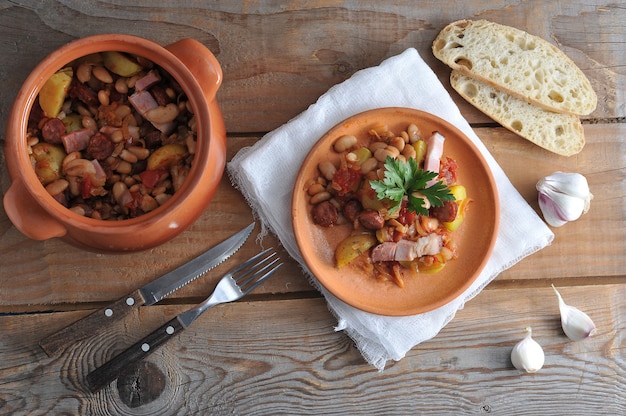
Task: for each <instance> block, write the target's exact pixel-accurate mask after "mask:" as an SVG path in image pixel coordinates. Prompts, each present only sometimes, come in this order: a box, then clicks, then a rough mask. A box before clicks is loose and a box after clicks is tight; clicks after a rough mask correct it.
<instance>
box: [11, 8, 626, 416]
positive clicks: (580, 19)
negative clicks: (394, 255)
mask: <svg viewBox="0 0 626 416" xmlns="http://www.w3.org/2000/svg"><path fill="white" fill-rule="evenodd" d="M267 3H269V2H263V3H261V2H231V1H215V2H205V1H200V0H187V1H185V2H167V1H154V2H145V1H125V2H112V1H99V2H95V1H91V0H88V1H83V0H80V1H79V0H68V1H64V2H59V1H52V0H50V1H43V2H42V1H34V0H21V1H20V0H16V1H11V2H8V1H0V39H2V41H1V42H0V58H1V59H2V65H1V66H0V79H2V80H3V88H2V89H1V90H0V125H1V126H2V127H4V125H5V123H6V118H7V116H8V112H9V108H10V106H11V103H12V101H13V98H14V97H15V94H16V93H17V90H18V88H19V86H20V85H21V83H22V82H23V80H24V79H25V78H26V76H27V74H28V72H29V70H30V69H32V68H33V67H34V66H35V65H36V64H37V63H38V62H39V61H40V60H41V59H42V58H43V57H45V56H46V55H47V54H49V53H50V52H52V51H53V50H54V49H56V48H57V47H59V46H61V45H63V44H64V43H66V42H68V41H71V40H73V39H75V38H78V37H81V36H86V35H91V34H96V33H106V32H119V33H129V34H134V35H139V36H144V37H147V38H150V39H152V40H155V41H157V42H159V43H161V44H164V45H166V44H169V43H172V42H174V41H176V40H178V39H180V38H183V37H192V38H195V39H197V40H199V41H201V42H202V43H204V44H205V45H206V46H207V47H209V49H211V50H212V51H213V52H214V53H215V55H216V56H217V58H218V60H219V62H220V64H221V65H222V68H223V70H224V84H223V86H222V88H221V89H220V91H219V93H218V99H219V101H220V104H221V106H222V109H223V111H224V118H225V121H226V125H227V130H228V133H229V144H228V159H230V158H231V157H232V156H233V155H234V154H235V153H236V152H237V151H238V150H240V149H241V148H243V147H245V146H249V145H251V144H253V143H254V142H255V141H257V140H258V139H259V138H260V137H262V135H263V134H264V133H265V132H267V131H270V130H272V129H274V128H276V127H278V126H280V125H281V124H283V123H285V122H286V121H288V120H289V119H290V118H292V117H294V116H295V115H297V114H298V113H300V112H301V111H303V110H305V109H306V108H307V107H308V106H309V105H310V104H312V103H314V102H315V101H316V99H317V98H318V97H319V96H320V95H321V94H322V93H324V92H325V91H326V90H327V89H328V88H329V87H331V86H332V85H335V84H337V83H339V82H341V81H343V80H345V79H346V78H348V77H349V76H350V75H351V74H352V73H354V72H355V71H357V70H359V69H362V68H365V67H369V66H373V65H377V64H379V63H380V62H381V61H382V60H383V59H385V58H387V57H389V56H392V55H395V54H397V53H399V52H401V51H403V50H404V49H406V48H407V47H415V48H417V49H418V51H419V52H420V54H421V55H422V57H423V58H424V59H425V61H426V62H427V63H429V64H430V65H431V67H432V68H433V69H434V70H435V71H436V73H437V74H438V75H439V76H440V78H441V80H442V82H443V83H444V85H446V86H448V89H449V90H450V92H451V94H452V96H453V98H454V99H455V100H456V101H457V103H458V105H459V107H460V108H461V111H462V112H463V114H464V115H465V117H466V118H467V119H468V120H469V121H470V122H471V123H472V125H473V126H474V128H475V129H476V132H477V134H478V135H479V137H481V138H482V139H483V141H484V142H485V144H486V145H487V147H488V149H489V150H490V151H491V152H492V154H493V155H494V157H495V158H496V160H497V161H498V162H499V163H500V164H501V166H502V167H503V169H504V171H505V172H506V173H507V175H508V176H509V178H510V179H511V181H512V183H513V184H514V185H515V187H516V188H517V189H518V190H519V192H520V193H521V194H522V196H523V197H524V198H525V199H526V200H527V201H528V202H529V203H530V204H531V206H532V207H533V208H535V209H538V206H537V203H536V191H535V189H534V185H535V183H536V182H537V180H538V179H539V178H541V177H542V176H545V175H547V174H549V173H552V172H553V171H556V170H563V171H575V172H580V173H582V174H584V175H585V176H586V177H587V178H588V180H589V183H590V187H591V189H592V192H593V193H594V196H595V198H594V200H593V202H592V208H591V210H590V212H589V213H588V214H586V215H585V216H584V217H583V218H582V219H580V220H579V221H577V222H574V223H570V224H567V225H566V226H564V227H561V228H558V229H554V231H555V240H554V243H553V244H552V245H551V246H550V247H548V248H546V249H544V250H542V251H541V252H539V253H537V254H534V255H532V256H531V257H529V258H527V259H525V260H523V261H522V262H520V263H518V264H517V265H515V266H514V267H512V268H511V269H509V270H507V271H506V272H504V273H502V274H501V275H500V276H499V277H498V278H497V279H496V280H495V281H494V282H493V283H492V284H490V285H489V286H488V287H487V288H486V289H485V290H484V291H483V292H482V293H481V294H480V295H478V296H477V297H476V298H475V299H474V300H472V301H471V302H469V303H468V304H467V305H466V306H465V308H464V309H463V310H461V311H459V312H458V313H457V316H456V317H455V319H454V320H453V321H452V322H451V323H450V324H449V325H448V326H446V327H445V328H444V329H443V330H442V331H441V333H440V334H439V335H438V336H437V337H435V338H434V339H433V340H431V341H428V342H425V343H423V344H420V345H418V346H417V347H415V348H414V349H413V350H411V351H410V352H409V353H408V355H407V357H406V358H404V359H403V360H401V361H399V362H397V363H389V365H388V366H387V368H386V369H385V371H383V372H378V371H376V370H375V369H374V368H372V367H371V366H369V365H368V364H366V363H365V362H364V361H363V359H362V357H361V356H360V354H359V352H358V351H357V350H356V349H355V347H354V346H353V345H352V342H351V341H350V339H349V338H348V337H347V336H346V335H345V334H343V333H337V332H334V330H333V327H334V325H336V321H335V319H334V318H333V317H332V316H331V314H330V312H329V311H328V309H327V308H326V305H325V302H324V300H323V299H322V298H321V297H320V295H319V294H318V293H317V292H316V291H315V290H314V289H313V288H312V287H311V286H310V285H309V284H308V282H307V281H306V278H305V277H304V276H303V274H302V273H301V271H300V269H299V267H298V265H297V264H296V263H295V262H294V261H292V260H289V259H288V256H287V255H286V253H284V252H282V255H283V257H284V258H285V259H287V267H284V268H283V269H282V270H281V271H280V272H279V274H277V276H276V277H275V278H273V279H271V280H270V281H268V282H267V283H266V284H265V285H263V286H262V287H261V288H259V290H258V291H257V292H255V294H254V295H252V296H251V297H249V298H247V299H246V300H245V301H242V302H239V303H234V304H230V305H224V306H219V307H217V308H215V309H214V310H212V311H211V312H210V313H207V314H206V315H205V316H204V317H203V318H202V319H200V320H199V321H198V322H196V323H195V324H194V326H192V327H191V328H190V329H189V330H187V331H186V332H184V333H183V334H181V335H180V336H179V337H178V338H177V339H175V340H173V341H172V342H171V343H169V344H168V345H167V346H165V347H163V348H162V349H161V350H159V351H157V352H156V353H154V354H153V355H152V356H151V357H150V358H149V359H148V360H146V361H145V362H144V363H142V365H140V366H137V367H133V368H129V369H128V373H127V374H125V375H124V376H123V377H122V378H120V380H118V382H117V384H116V383H113V384H111V386H109V387H108V388H106V389H105V390H103V391H101V392H99V393H98V394H95V395H93V394H90V393H88V392H87V389H86V387H85V384H84V377H85V375H86V374H87V373H88V372H89V371H91V370H92V369H93V368H94V367H95V366H97V365H99V364H102V363H103V362H104V361H106V360H107V359H108V358H110V357H111V356H112V355H114V354H115V353H117V352H119V351H121V350H122V349H123V348H124V347H126V346H128V345H130V344H132V343H133V342H134V341H136V340H137V339H138V337H139V336H142V335H145V334H146V333H148V332H150V330H152V329H154V328H155V327H157V326H159V325H160V324H162V323H163V322H166V321H167V320H169V318H171V317H172V316H173V315H174V314H175V313H177V312H180V311H182V310H185V309H187V308H189V306H190V305H192V304H194V303H196V302H197V301H199V300H200V299H202V298H204V297H205V296H207V295H208V294H209V292H210V291H211V289H212V287H213V286H214V284H215V281H216V279H217V276H219V274H220V272H221V271H225V270H226V268H227V267H228V266H230V265H231V264H232V263H234V262H237V261H239V260H243V259H245V258H247V257H249V256H250V255H252V254H253V253H254V252H256V251H258V248H259V243H258V242H257V241H255V239H254V238H251V239H250V240H249V241H248V242H247V243H246V245H245V246H244V247H243V248H242V249H241V250H240V251H239V252H238V253H236V255H235V256H234V257H233V260H231V262H232V263H230V262H229V263H228V264H227V265H223V266H220V267H219V268H217V269H216V270H215V272H212V273H210V274H209V275H207V276H205V277H203V278H201V279H198V280H197V281H195V282H193V283H191V284H189V285H187V286H186V287H185V288H183V289H181V290H179V291H177V292H176V293H175V294H173V295H172V296H171V297H169V298H168V299H166V300H165V301H163V302H162V304H160V305H158V306H151V307H143V308H141V309H140V310H139V312H138V313H136V314H134V315H133V316H131V317H130V319H127V320H126V321H125V323H124V324H123V325H120V326H118V327H116V328H115V329H112V330H110V331H107V332H106V333H104V334H101V335H100V336H98V337H93V338H90V339H88V340H86V341H85V342H83V343H80V344H77V345H76V346H75V347H72V348H71V349H69V350H68V351H66V352H65V353H64V354H63V355H61V356H60V357H57V358H54V359H52V358H48V357H47V356H46V355H45V354H44V353H43V352H42V351H41V350H40V349H39V347H38V346H37V341H38V340H39V339H40V338H41V337H42V336H44V335H46V334H48V333H52V332H53V331H55V330H57V329H60V328H61V327H63V326H65V325H67V324H68V323H70V322H72V321H74V320H76V319H78V318H79V317H81V316H83V315H84V314H86V313H88V311H90V310H93V309H94V308H95V307H97V306H101V305H103V304H104V302H106V301H111V300H114V299H117V298H118V297H120V296H122V295H124V294H125V293H128V292H130V291H131V290H134V289H136V288H137V287H139V286H141V285H142V284H144V283H146V282H148V281H151V280H153V279H154V278H156V277H158V276H159V275H161V274H162V273H164V272H165V271H167V270H170V269H172V268H174V267H175V266H177V265H179V264H182V263H184V262H185V261H187V260H189V259H190V258H192V257H193V256H194V255H196V254H199V253H200V252H202V251H204V250H205V249H207V248H209V247H211V246H212V245H214V244H215V243H217V242H218V241H221V240H222V239H224V238H226V237H227V236H229V235H230V234H232V233H233V231H235V230H238V229H240V228H243V226H245V225H247V224H248V223H249V222H250V221H251V220H252V212H251V209H250V207H249V206H248V205H247V204H246V202H245V201H244V199H243V197H242V196H241V195H240V194H239V192H238V191H237V190H235V189H233V188H232V187H231V185H230V183H229V181H228V179H227V178H226V176H225V177H224V178H223V180H222V183H221V184H220V187H219V190H218V192H217V194H216V196H215V198H214V200H213V201H212V203H211V205H210V206H209V208H208V209H207V210H206V212H205V213H204V214H203V215H202V217H201V218H200V219H199V220H198V221H197V222H196V223H195V224H194V225H193V226H191V227H190V228H189V229H188V230H187V231H185V232H184V233H182V234H181V235H180V236H178V237H177V238H175V239H174V240H172V241H170V242H168V243H166V244H164V245H162V246H160V247H158V248H155V249H152V250H149V251H147V252H142V253H136V254H132V255H112V254H98V253H91V252H84V251H82V250H80V249H77V248H74V247H72V246H70V245H67V244H66V243H64V242H62V241H57V240H50V241H45V242H36V241H32V240H29V239H27V238H26V237H24V236H23V235H21V234H20V232H19V231H17V230H16V229H15V228H14V227H13V226H12V224H11V223H10V221H9V220H8V219H7V217H6V214H5V213H4V211H3V209H2V208H0V314H1V316H0V363H1V364H0V414H19V415H22V414H24V415H26V414H33V415H38V414H41V415H44V414H95V415H105V414H113V415H130V414H155V415H157V414H163V415H165V414H167V415H169V414H181V415H183V414H185V415H187V414H218V415H219V414H311V413H313V412H315V413H320V414H331V413H336V414H437V415H442V414H455V415H458V414H489V413H492V414H506V415H510V414H537V415H539V414H541V415H544V414H551V415H579V414H580V415H582V414H606V415H623V414H626V395H625V394H624V392H626V380H625V375H626V336H625V334H626V274H625V273H626V208H625V207H626V144H625V140H624V137H626V98H625V94H624V91H626V58H625V57H626V46H625V45H626V43H625V42H624V40H625V39H626V29H624V25H623V22H624V21H626V9H625V8H624V7H623V5H622V6H620V5H619V2H601V1H587V2H582V1H545V2H542V1H525V2H513V1H489V2H488V1H480V0H473V1H466V2H458V3H459V4H458V5H446V6H443V2H436V1H414V2H409V1H399V0H392V1H385V2H380V1H376V0H371V1H356V0H354V1H350V0H346V1H342V2H336V1H330V0H327V1H323V0H319V1H310V2H273V3H271V4H267ZM461 18H485V19H489V20H493V21H496V22H500V23H504V24H509V25H514V26H517V27H519V28H521V29H524V30H527V31H529V32H532V33H534V34H537V35H539V36H542V37H543V38H545V39H547V40H549V41H551V42H553V43H554V44H555V45H557V46H558V47H560V48H561V49H562V50H563V51H565V52H566V53H567V54H568V55H569V56H570V57H571V58H572V59H573V60H574V61H575V62H576V63H577V64H578V65H579V66H580V67H581V68H582V70H583V71H584V72H585V73H586V74H587V76H588V77H589V78H590V80H591V82H592V84H593V86H594V88H595V89H596V91H597V93H598V97H599V102H598V108H597V110H596V111H595V112H594V113H592V114H591V115H590V116H588V117H586V118H585V120H584V123H585V125H584V127H585V133H586V136H587V146H586V147H585V149H584V150H583V152H582V153H580V154H579V155H577V156H574V157H571V158H563V157H560V156H556V155H553V154H550V153H548V152H546V151H543V150H541V149H539V148H537V147H535V146H533V145H531V144H530V143H528V142H525V141H524V140H522V139H520V138H518V137H517V136H515V135H513V134H512V133H510V132H508V131H507V130H505V129H502V128H501V127H499V126H497V125H496V124H495V123H493V122H492V121H491V120H490V119H488V118H486V117H485V116H484V115H482V114H480V113H479V112H477V111H476V110H475V109H473V108H471V107H470V106H469V105H467V104H466V103H465V102H464V101H463V100H462V99H460V98H459V97H458V96H457V95H455V94H454V92H453V91H452V90H451V89H450V88H449V83H448V82H447V80H446V79H447V77H448V75H449V70H448V69H446V68H445V67H444V66H443V65H442V64H441V63H439V62H438V61H437V60H436V59H435V58H434V57H433V56H432V53H431V52H430V44H431V42H432V39H433V38H434V37H435V36H436V34H437V33H438V32H439V30H441V28H443V27H444V26H445V25H446V24H447V23H449V22H451V21H453V20H457V19H461ZM0 138H1V139H2V141H4V131H2V132H0ZM3 158H4V155H3V154H2V155H1V156H0V185H1V187H0V190H1V191H3V192H4V191H6V189H7V187H8V185H9V178H8V176H7V172H6V167H5V163H4V159H3ZM503 225H505V226H506V224H503ZM258 231H259V228H258V227H257V229H256V231H255V234H256V233H258ZM276 243H277V242H276V239H275V238H274V237H271V236H270V237H267V238H266V239H265V240H264V241H263V243H262V244H263V245H264V246H269V245H275V244H276ZM550 284H555V285H556V286H558V287H560V288H561V292H562V294H563V296H564V297H565V299H566V301H568V303H571V304H573V305H576V306H577V307H579V308H580V309H583V310H585V311H586V312H587V313H589V315H591V316H592V318H593V319H594V321H595V323H596V324H597V326H598V328H599V331H598V334H597V335H596V336H594V337H592V338H590V339H587V340H585V341H581V342H575V343H574V342H570V341H568V340H567V338H566V337H565V336H564V335H563V333H562V331H561V330H560V325H559V321H558V307H557V304H556V300H555V298H554V294H553V292H552V289H551V288H550ZM528 325H531V326H532V327H533V333H534V335H535V338H536V339H537V340H538V341H539V342H540V343H541V344H542V345H543V347H544V350H545V352H546V365H545V367H544V368H543V369H542V370H541V371H540V372H539V373H536V374H533V375H525V374H521V373H520V372H518V371H517V370H515V369H514V368H513V367H512V365H511V364H510V361H509V354H510V351H511V349H512V347H513V345H514V344H515V343H516V342H517V341H518V340H519V339H521V337H522V336H523V331H524V328H525V327H526V326H528Z"/></svg>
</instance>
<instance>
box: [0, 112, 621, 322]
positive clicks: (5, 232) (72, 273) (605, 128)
mask: <svg viewBox="0 0 626 416" xmlns="http://www.w3.org/2000/svg"><path fill="white" fill-rule="evenodd" d="M585 130H586V134H587V140H588V144H587V148H586V149H585V150H584V151H583V152H582V153H581V154H580V155H579V156H577V157H575V158H562V157H558V156H556V155H553V154H551V153H549V152H546V151H543V150H541V149H539V148H537V147H536V146H534V145H532V144H530V143H529V142H526V141H525V140H523V139H520V138H519V137H517V136H515V135H514V134H512V133H510V132H508V131H507V130H505V129H502V128H479V129H477V130H476V131H477V134H478V135H479V136H480V137H481V138H482V140H483V141H484V142H485V144H486V145H487V147H488V148H489V150H490V151H491V152H492V154H493V155H494V157H495V158H496V160H498V161H500V163H501V165H502V168H503V169H504V171H505V172H506V174H507V175H508V177H509V178H510V179H511V181H512V183H513V185H514V186H515V187H516V188H517V189H518V190H519V191H520V193H521V194H522V196H524V198H525V199H526V200H527V201H528V202H529V203H530V204H531V206H533V207H534V208H535V209H536V210H537V211H538V212H539V207H538V205H537V202H536V190H535V183H536V182H537V181H538V180H539V179H540V178H541V177H543V176H545V175H548V174H550V173H552V172H553V171H555V170H564V171H574V172H580V173H582V174H584V175H586V176H587V178H588V180H589V182H590V186H591V190H592V192H593V193H594V194H595V198H594V200H593V201H592V207H591V210H590V211H589V213H587V214H586V215H585V216H583V217H582V218H581V219H580V220H578V221H576V222H573V223H569V224H566V225H565V226H563V227H560V228H557V229H554V231H555V234H556V237H555V241H554V243H553V244H552V246H550V247H548V248H546V249H544V250H542V251H541V252H539V253H537V254H535V255H533V256H531V257H529V258H528V259H526V260H524V261H522V262H521V263H519V264H517V265H516V266H514V267H513V268H512V269H510V270H508V271H506V272H505V273H503V274H502V275H501V276H500V277H499V278H498V279H496V281H495V282H494V283H495V284H496V285H497V284H500V283H501V282H508V281H519V280H520V279H522V280H526V281H529V282H531V283H532V282H533V281H538V279H539V280H545V279H557V278H572V279H575V278H579V277H584V278H585V279H588V277H589V276H593V278H594V281H593V282H591V283H594V282H595V283H597V284H601V283H610V282H616V279H618V280H621V281H624V279H626V276H625V275H624V271H625V270H626V256H624V253H626V227H624V224H626V210H625V209H624V206H626V180H625V177H626V165H624V162H625V161H624V159H623V157H622V155H623V154H624V152H625V151H626V149H625V148H624V146H625V145H624V142H623V141H620V139H619V138H620V137H624V136H626V125H624V124H619V123H614V124H597V125H585ZM256 140H258V137H231V138H230V139H229V148H228V158H229V159H230V158H232V156H233V155H234V154H235V153H236V152H237V151H238V150H239V149H241V148H242V147H245V146H249V145H252V144H253V143H255V141H256ZM609 149H611V150H609ZM614 149H618V150H617V151H615V150H614ZM619 149H623V150H621V153H620V150H619ZM251 221H252V213H251V210H250V208H249V206H248V205H247V204H246V203H245V201H244V199H243V197H242V196H241V194H240V193H239V191H238V190H236V189H234V188H233V187H232V186H231V184H230V181H229V179H228V178H227V177H226V175H225V176H224V178H223V179H222V182H221V183H220V187H219V189H218V192H217V193H216V196H215V197H214V200H213V201H212V202H211V204H210V206H209V208H208V209H207V210H206V212H205V213H204V214H203V215H202V216H201V217H200V219H199V220H198V221H197V222H196V223H195V224H194V225H192V226H191V227H190V229H189V230H187V231H185V232H184V233H183V234H181V235H180V236H178V237H177V238H175V239H174V240H172V241H170V242H168V243H166V244H164V245H162V246H160V247H158V248H155V249H152V250H149V251H146V252H141V253H135V254H132V255H112V254H96V253H88V252H84V251H83V250H80V249H77V248H74V247H72V246H69V245H67V244H65V243H64V242H62V241H46V242H37V241H32V240H29V239H27V238H26V237H24V236H22V235H21V234H20V233H19V232H18V231H17V230H16V229H15V228H14V227H13V226H12V225H11V223H10V221H9V220H8V219H7V218H6V214H5V213H4V212H3V211H2V210H0V253H1V254H0V258H2V261H1V262H0V275H2V276H3V278H2V279H1V280H0V289H1V290H0V300H1V302H0V303H1V304H2V306H0V308H2V309H1V310H3V311H5V312H14V311H15V307H18V309H19V310H24V309H27V310H41V309H42V307H41V306H36V305H47V306H45V307H44V308H43V309H46V308H50V307H51V306H50V305H53V304H56V303H80V302H102V301H105V300H114V299H118V298H119V297H120V296H123V295H125V294H126V293H129V292H130V291H132V290H134V289H136V288H138V287H140V286H141V285H142V284H144V283H147V282H149V281H151V280H153V279H155V278H156V277H158V276H159V275H160V274H162V273H164V272H165V271H167V270H171V269H173V268H174V267H176V266H177V265H179V264H182V263H183V262H185V261H186V260H188V259H191V258H192V257H193V256H194V255H197V254H199V253H201V252H203V251H204V250H206V249H208V248H210V247H211V246H213V245H214V244H216V243H218V242H219V241H221V240H223V239H225V238H226V237H228V236H229V235H230V234H232V233H233V232H234V231H235V230H238V229H240V228H243V227H244V226H246V225H247V224H249V223H250V222H251ZM590 224H593V225H592V226H591V225H590ZM502 226H506V224H502ZM590 227H591V228H590ZM258 230H259V228H258V227H257V230H256V231H255V234H253V236H252V237H251V238H250V240H249V241H248V242H247V243H246V245H245V246H244V247H243V248H242V249H241V250H240V252H238V253H236V254H235V256H233V259H232V260H231V261H229V262H228V263H227V264H225V265H223V266H220V267H219V268H217V269H215V271H214V272H213V273H211V274H209V275H207V276H205V277H203V278H201V279H198V281H196V282H193V283H191V284H189V285H188V286H186V287H184V288H182V289H181V290H179V291H177V292H176V293H174V294H173V295H172V296H171V299H181V298H184V297H189V296H204V295H206V294H208V293H209V291H210V290H211V288H212V287H213V286H214V285H215V283H216V282H217V279H218V277H219V275H220V272H224V271H226V270H227V268H228V267H230V265H231V264H234V262H237V261H241V260H243V259H245V258H247V257H249V256H251V255H252V254H253V253H254V252H255V251H258V249H259V245H258V243H257V242H256V241H255V236H256V235H257V234H256V233H257V232H258ZM587 230H598V231H597V232H588V231H587ZM276 244H277V240H276V239H275V238H274V237H273V236H269V237H268V238H267V240H265V241H264V242H263V245H264V246H269V245H276ZM283 257H284V258H286V259H288V258H289V257H288V255H287V254H286V253H283ZM287 263H288V267H286V268H283V269H282V270H280V271H279V273H277V275H276V277H275V278H274V279H272V281H270V282H268V284H267V286H266V289H265V290H267V291H270V292H277V293H294V292H301V291H310V290H311V287H310V286H309V284H308V282H307V280H306V278H305V277H304V276H303V275H302V273H301V271H300V269H299V267H298V266H297V264H296V263H295V262H294V261H292V260H288V262H287ZM227 266H228V267H227ZM532 284H541V283H532ZM26 305H31V306H28V307H27V306H26ZM33 305H35V306H33ZM20 308H21V309H20Z"/></svg>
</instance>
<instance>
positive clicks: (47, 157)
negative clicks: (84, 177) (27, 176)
mask: <svg viewBox="0 0 626 416" xmlns="http://www.w3.org/2000/svg"><path fill="white" fill-rule="evenodd" d="M32 151H33V153H32V157H33V158H34V159H35V174H36V175H37V178H39V181H40V182H41V183H42V184H43V185H47V184H49V183H51V182H54V181H55V180H57V179H59V178H60V177H61V166H62V165H63V159H65V156H66V154H65V150H64V149H63V147H61V146H58V145H55V144H49V143H45V142H40V143H37V144H36V145H35V146H33V149H32Z"/></svg>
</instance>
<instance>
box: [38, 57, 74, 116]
mask: <svg viewBox="0 0 626 416" xmlns="http://www.w3.org/2000/svg"><path fill="white" fill-rule="evenodd" d="M73 75H74V71H72V68H63V69H61V70H59V71H58V72H56V73H55V74H53V75H52V76H51V77H50V78H48V80H47V81H46V83H45V84H43V87H41V91H39V105H40V106H41V109H42V110H43V112H44V114H45V115H46V117H50V118H53V117H56V116H58V115H59V112H60V111H61V107H62V106H63V102H64V101H65V97H67V91H68V90H69V88H70V84H71V83H72V76H73Z"/></svg>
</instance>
